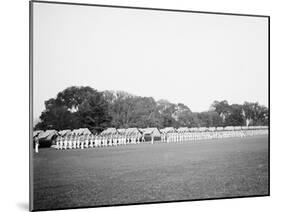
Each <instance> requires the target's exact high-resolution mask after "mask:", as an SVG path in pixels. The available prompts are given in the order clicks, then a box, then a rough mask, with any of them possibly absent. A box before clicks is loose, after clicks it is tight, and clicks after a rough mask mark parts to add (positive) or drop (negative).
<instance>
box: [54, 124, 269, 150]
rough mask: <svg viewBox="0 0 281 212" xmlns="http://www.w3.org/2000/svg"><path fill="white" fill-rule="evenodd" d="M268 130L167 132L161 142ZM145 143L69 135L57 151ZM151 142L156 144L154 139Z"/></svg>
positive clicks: (139, 137) (127, 137)
mask: <svg viewBox="0 0 281 212" xmlns="http://www.w3.org/2000/svg"><path fill="white" fill-rule="evenodd" d="M267 133H268V130H267V129H260V130H229V131H202V132H167V133H162V134H161V140H160V142H166V143H175V142H184V141H197V140H210V139H221V138H233V137H240V138H243V137H246V136H254V135H264V134H267ZM141 142H145V138H144V136H143V135H140V134H138V135H119V134H114V135H94V134H83V135H79V134H75V133H73V134H67V135H65V136H58V137H57V138H56V148H57V149H84V148H95V147H107V146H119V145H127V144H139V143H141ZM150 142H151V143H152V144H153V143H154V137H153V136H152V137H151V140H150Z"/></svg>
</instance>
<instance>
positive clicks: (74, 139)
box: [71, 133, 76, 149]
mask: <svg viewBox="0 0 281 212" xmlns="http://www.w3.org/2000/svg"><path fill="white" fill-rule="evenodd" d="M71 140H72V148H73V149H76V136H75V133H73V134H72V135H71Z"/></svg>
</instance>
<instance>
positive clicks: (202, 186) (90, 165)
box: [30, 1, 270, 211]
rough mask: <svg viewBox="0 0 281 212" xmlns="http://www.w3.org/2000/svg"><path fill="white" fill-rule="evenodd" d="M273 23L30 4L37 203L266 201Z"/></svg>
mask: <svg viewBox="0 0 281 212" xmlns="http://www.w3.org/2000/svg"><path fill="white" fill-rule="evenodd" d="M269 21H270V18H269V16H265V15H248V14H230V13H222V12H202V11H186V10H172V9H158V8H143V7H139V8H138V7H126V6H109V5H91V4H82V3H66V2H44V1H30V210H32V211H37V210H55V209H71V208H86V207H101V206H117V205H131V204H147V203H163V202H177V201H192V200H210V199H223V198H239V197H257V196H269V180H270V179H269V168H270V166H269V165H270V163H269V153H270V151H269V147H270V145H269V142H270V141H269V67H270V66H269V64H270V57H269Z"/></svg>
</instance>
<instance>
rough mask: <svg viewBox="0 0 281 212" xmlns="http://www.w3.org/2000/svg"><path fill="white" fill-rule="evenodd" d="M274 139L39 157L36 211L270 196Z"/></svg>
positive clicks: (42, 153)
mask: <svg viewBox="0 0 281 212" xmlns="http://www.w3.org/2000/svg"><path fill="white" fill-rule="evenodd" d="M268 183H269V179H268V137H267V136H256V137H248V138H243V139H240V138H230V139H223V140H211V141H196V142H186V143H170V144H166V143H163V144H160V143H159V144H154V145H151V144H140V145H127V146H119V147H108V148H97V149H84V150H80V149H79V150H66V151H58V150H55V149H50V148H48V149H40V153H39V154H35V155H34V209H46V208H48V209H58V208H69V207H85V206H101V205H114V204H128V203H143V202H159V201H173V200H191V199H202V198H204V199H205V198H219V197H234V196H252V195H267V194H268Z"/></svg>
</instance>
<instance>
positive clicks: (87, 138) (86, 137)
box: [85, 134, 90, 148]
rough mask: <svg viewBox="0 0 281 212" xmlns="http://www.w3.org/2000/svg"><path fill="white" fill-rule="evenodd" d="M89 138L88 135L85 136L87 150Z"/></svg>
mask: <svg viewBox="0 0 281 212" xmlns="http://www.w3.org/2000/svg"><path fill="white" fill-rule="evenodd" d="M89 138H90V134H86V135H85V148H89Z"/></svg>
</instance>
